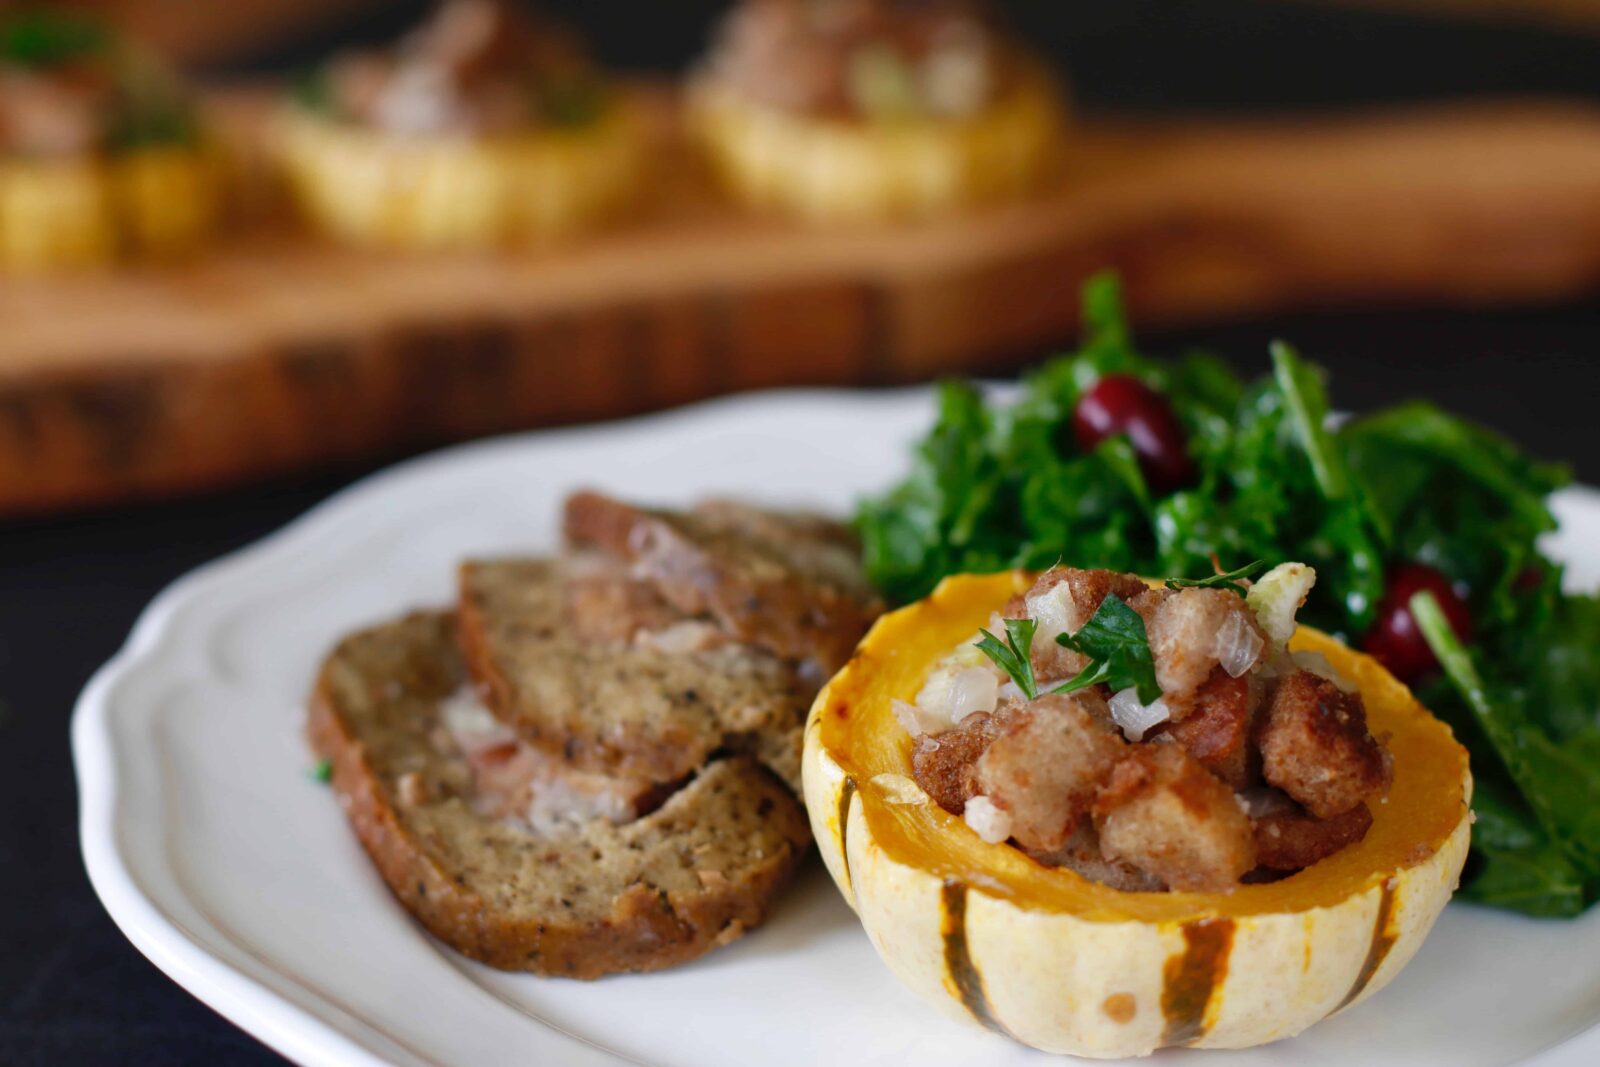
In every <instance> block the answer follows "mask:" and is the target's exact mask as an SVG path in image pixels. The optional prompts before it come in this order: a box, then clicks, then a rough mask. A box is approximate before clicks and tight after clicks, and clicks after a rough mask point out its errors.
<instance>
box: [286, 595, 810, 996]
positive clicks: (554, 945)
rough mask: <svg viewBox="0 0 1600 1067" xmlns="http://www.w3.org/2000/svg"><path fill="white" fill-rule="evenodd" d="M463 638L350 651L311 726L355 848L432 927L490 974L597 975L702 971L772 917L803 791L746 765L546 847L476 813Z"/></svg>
mask: <svg viewBox="0 0 1600 1067" xmlns="http://www.w3.org/2000/svg"><path fill="white" fill-rule="evenodd" d="M454 630H455V627H454V624H453V621H452V619H451V617H450V616H448V615H444V614H417V615H412V616H409V617H407V618H404V619H401V620H399V621H396V622H393V623H390V624H388V625H384V626H379V627H376V628H373V629H370V630H366V631H364V632H361V633H357V634H355V635H353V636H351V637H348V638H346V639H345V640H344V641H343V642H341V643H340V644H339V646H338V647H337V648H335V649H334V651H333V652H332V653H331V654H330V655H329V657H328V659H327V660H326V661H325V663H324V664H323V666H322V670H321V672H320V674H319V676H318V678H317V682H316V687H315V690H314V692H313V694H312V700H311V716H310V722H309V726H308V731H309V734H310V738H311V743H312V746H313V747H314V748H315V749H316V751H317V752H319V753H320V754H322V755H323V756H325V757H327V758H328V759H329V760H331V761H332V766H333V778H332V781H333V788H334V790H335V791H336V793H337V794H338V797H339V800H340V803H341V804H342V805H343V807H344V808H345V811H346V813H347V814H348V815H349V817H350V820H351V822H352V823H353V825H354V827H355V830H356V833H357V835H358V836H359V838H360V840H361V843H362V845H363V846H364V847H365V848H366V850H367V852H368V853H369V854H370V855H371V856H372V859H373V860H374V862H375V863H376V864H377V866H378V869H379V870H380V871H381V872H382V874H383V877H384V879H385V881H387V882H388V884H389V887H390V889H391V890H393V892H394V894H395V895H396V896H397V897H398V898H399V899H400V901H401V903H402V904H404V905H405V907H406V908H407V909H408V910H409V911H410V912H411V913H412V914H413V915H415V916H416V918H417V919H418V920H419V921H420V922H421V923H422V925H423V926H425V927H426V928H427V929H428V930H429V931H431V932H432V933H433V934H434V935H436V936H437V937H439V938H440V939H442V940H443V941H445V942H447V943H449V944H450V945H452V946H454V947H455V948H456V949H458V950H460V951H461V952H463V953H465V954H466V955H468V956H471V957H473V958H475V959H478V960H481V961H483V962H484V963H487V964H489V965H491V966H494V967H500V968H504V969H507V970H524V971H533V972H536V973H539V974H548V975H566V976H570V977H575V978H595V977H598V976H600V975H604V974H609V973H613V972H619V971H650V970H656V969H659V968H662V967H668V966H671V965H673V964H675V963H680V962H683V961H685V960H688V959H692V958H694V957H696V956H698V955H700V954H702V953H704V952H706V951H707V950H709V949H710V948H712V947H713V946H716V945H720V944H725V943H727V942H728V941H731V940H733V939H734V938H737V937H738V936H739V935H740V934H741V933H742V932H743V931H745V930H746V929H749V928H750V927H752V926H755V925H756V924H758V923H760V922H761V921H762V920H763V919H765V918H766V916H767V914H768V911H769V909H770V907H771V904H772V901H773V899H774V897H775V896H776V895H777V893H778V891H779V890H780V889H781V888H782V886H783V885H784V883H785V882H786V881H787V880H788V878H789V876H790V874H791V873H792V872H793V870H794V868H795V866H796V864H797V863H798V862H799V860H800V857H801V856H802V854H803V852H804V850H805V847H806V845H807V844H808V842H809V839H810V837H809V833H808V830H807V825H806V819H805V815H804V813H803V812H802V811H801V809H800V805H799V802H798V801H797V800H796V799H795V797H794V795H793V794H792V793H790V791H789V790H788V789H787V788H786V787H785V786H784V785H783V784H782V783H781V782H780V781H778V779H777V778H775V777H774V776H773V775H772V774H771V773H769V772H768V771H767V770H766V769H765V768H763V767H761V766H760V765H759V764H757V763H756V762H755V761H754V760H752V759H750V758H748V757H732V758H727V759H718V760H714V761H712V762H710V763H709V764H707V765H706V766H705V767H704V768H703V769H702V770H700V771H699V773H698V774H697V775H696V776H695V777H694V778H693V779H692V780H691V781H689V782H688V784H686V785H684V786H683V787H682V788H681V789H679V790H678V791H676V792H675V793H673V794H672V795H671V796H670V797H669V798H668V799H667V800H666V801H665V803H663V804H662V805H661V806H660V807H659V808H657V809H656V810H655V811H653V812H652V813H650V814H649V815H646V816H644V817H642V818H639V819H636V820H634V821H632V822H627V823H623V824H621V825H612V824H611V823H609V822H606V821H604V820H596V821H593V822H590V823H587V824H585V825H584V826H583V827H582V828H581V829H580V830H574V831H573V832H571V833H568V834H564V835H550V836H536V835H534V834H533V833H531V832H529V831H528V830H526V829H523V828H521V827H519V826H518V825H516V824H514V823H511V822H508V821H505V820H501V819H495V818H492V817H489V816H486V815H484V814H480V813H479V812H478V811H477V810H475V808H474V805H473V802H472V801H473V797H472V791H473V784H472V773H471V770H470V769H469V766H468V764H467V761H466V759H465V758H464V757H463V756H462V754H461V753H460V752H458V751H454V750H452V748H451V746H450V744H449V743H448V741H447V740H446V739H445V737H446V736H447V735H444V732H443V731H442V730H441V728H440V727H441V724H440V705H441V702H442V701H444V700H446V699H447V698H448V697H449V696H450V694H452V693H453V692H455V691H456V689H457V688H458V687H459V686H460V685H461V683H462V682H463V680H464V678H465V665H464V664H463V662H462V658H461V655H460V653H459V652H458V650H457V646H456V635H455V632H454ZM535 643H539V642H535Z"/></svg>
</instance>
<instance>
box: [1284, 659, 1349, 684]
mask: <svg viewBox="0 0 1600 1067" xmlns="http://www.w3.org/2000/svg"><path fill="white" fill-rule="evenodd" d="M1289 658H1290V659H1291V660H1293V661H1294V665H1295V666H1296V667H1299V668H1300V669H1301V670H1303V671H1310V672H1311V673H1312V674H1315V675H1317V676H1318V677H1319V678H1326V679H1327V680H1328V681H1330V682H1332V683H1333V684H1334V685H1336V686H1338V687H1339V688H1340V689H1343V690H1344V691H1345V692H1346V693H1354V692H1355V691H1356V687H1355V683H1354V682H1352V681H1350V679H1348V678H1346V677H1345V676H1344V675H1342V674H1340V673H1339V669H1338V668H1337V667H1335V666H1334V665H1333V664H1332V663H1331V662H1329V660H1328V657H1327V656H1324V655H1323V654H1322V653H1321V652H1291V653H1289Z"/></svg>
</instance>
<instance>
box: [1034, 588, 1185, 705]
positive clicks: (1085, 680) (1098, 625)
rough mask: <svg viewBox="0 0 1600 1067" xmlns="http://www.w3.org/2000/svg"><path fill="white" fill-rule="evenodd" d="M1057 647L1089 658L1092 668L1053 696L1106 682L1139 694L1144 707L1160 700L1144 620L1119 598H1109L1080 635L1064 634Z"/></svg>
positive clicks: (1059, 689)
mask: <svg viewBox="0 0 1600 1067" xmlns="http://www.w3.org/2000/svg"><path fill="white" fill-rule="evenodd" d="M1056 643H1057V644H1058V645H1062V646H1063V647H1065V648H1070V649H1072V651H1074V652H1080V653H1082V654H1083V655H1085V656H1088V657H1089V665H1088V666H1087V667H1085V668H1084V669H1083V670H1082V671H1080V672H1079V673H1078V676H1077V677H1076V678H1074V679H1072V681H1070V682H1068V683H1066V684H1065V685H1061V686H1057V687H1056V688H1055V689H1052V690H1051V692H1052V693H1072V692H1075V691H1077V690H1079V689H1086V688H1088V687H1089V686H1091V685H1099V684H1100V683H1102V682H1104V683H1105V684H1106V685H1109V686H1110V687H1111V688H1112V689H1114V690H1118V691H1120V690H1123V689H1135V690H1137V691H1138V693H1139V702H1140V703H1141V704H1154V703H1155V702H1156V701H1157V700H1160V699H1161V686H1160V685H1158V684H1157V683H1156V664H1155V659H1154V658H1153V657H1152V656H1151V655H1150V638H1149V636H1148V635H1147V634H1146V633H1145V629H1144V619H1142V618H1140V617H1139V613H1138V612H1137V611H1134V610H1133V609H1132V608H1130V607H1128V605H1126V604H1124V603H1123V602H1122V600H1121V599H1120V598H1118V597H1116V596H1107V597H1106V598H1105V599H1104V600H1102V601H1101V602H1100V606H1099V607H1098V608H1096V609H1095V613H1094V615H1092V616H1091V617H1090V618H1089V621H1088V622H1086V623H1084V624H1083V625H1082V626H1081V627H1079V629H1078V632H1077V633H1075V634H1062V635H1060V636H1059V637H1057V638H1056Z"/></svg>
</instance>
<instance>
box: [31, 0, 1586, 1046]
mask: <svg viewBox="0 0 1600 1067" xmlns="http://www.w3.org/2000/svg"><path fill="white" fill-rule="evenodd" d="M545 6H546V7H547V8H548V9H551V10H553V11H555V12H556V13H558V14H561V15H564V16H565V17H567V18H568V19H569V21H571V22H573V23H575V24H576V25H577V26H579V28H581V29H583V30H584V31H586V32H587V33H588V34H589V36H590V38H591V39H592V41H593V43H594V46H595V50H596V52H597V53H598V54H599V56H600V57H601V58H602V59H603V60H606V61H607V62H609V63H611V64H613V65H616V66H620V67H626V68H632V69H655V70H663V71H665V70H671V69H673V68H675V67H677V66H679V65H681V64H682V63H683V62H685V61H686V60H687V59H688V58H689V57H690V56H691V55H693V54H694V52H695V51H696V49H697V48H698V46H699V44H700V42H701V41H702V40H703V39H704V36H705V33H706V25H707V23H708V21H709V19H710V17H711V15H712V14H713V12H715V11H716V10H717V9H718V8H719V7H720V6H721V5H718V4H713V3H707V2H703V0H692V2H691V0H674V2H672V3H670V4H667V3H648V4H646V3H641V2H637V0H635V2H632V3H622V2H617V0H612V2H593V0H587V2H583V3H579V2H578V0H564V2H560V3H549V4H547V5H545ZM421 10H422V5H421V4H418V3H412V2H409V0H407V2H403V3H397V4H395V5H393V7H392V8H391V9H389V10H387V11H385V12H384V13H383V14H381V15H379V16H376V17H371V16H369V17H366V18H363V19H360V20H357V21H354V22H351V23H349V24H347V25H343V26H336V27H332V28H330V29H328V30H327V31H325V32H320V33H318V34H315V35H312V36H311V37H310V38H308V39H307V40H306V41H304V42H302V43H300V44H298V45H296V46H295V47H294V48H293V49H288V50H284V49H275V50H272V51H271V52H268V53H265V54H262V55H260V56H258V57H255V58H254V59H253V60H252V61H250V62H249V63H247V64H243V65H241V66H239V67H236V68H234V69H233V70H232V71H229V72H220V73H234V72H241V73H256V72H262V71H276V70H286V69H292V68H293V67H295V66H298V65H300V64H303V63H305V62H307V61H308V60H309V59H311V58H313V57H315V56H316V55H318V54H320V52H321V51H322V50H323V49H325V48H326V47H330V46H333V45H335V44H338V43H343V42H349V41H355V40H362V39H376V38H381V37H383V36H385V35H386V34H388V33H390V32H393V31H395V30H398V29H401V28H403V27H404V26H406V25H407V24H409V23H410V22H411V21H412V20H413V19H414V18H415V17H416V15H417V14H418V13H419V12H420V11H421ZM1011 10H1012V12H1013V18H1014V21H1015V22H1016V24H1017V25H1018V26H1019V27H1020V28H1022V29H1023V30H1024V31H1026V32H1028V33H1029V34H1030V35H1031V36H1032V37H1033V38H1034V39H1035V40H1036V41H1037V42H1039V43H1040V45H1041V47H1044V48H1046V49H1047V50H1049V51H1050V52H1052V53H1054V54H1055V55H1057V56H1058V57H1060V58H1061V59H1062V60H1063V61H1065V62H1066V63H1068V64H1070V66H1071V71H1072V76H1073V81H1074V83H1075V86H1076V90H1077V95H1078V99H1079V101H1080V104H1081V105H1082V106H1084V107H1086V108H1089V109H1108V108H1116V109H1119V110H1124V109H1133V108H1138V109H1145V110H1162V111H1169V112H1170V111H1188V112H1195V111H1211V112H1218V111H1234V112H1237V111H1241V110H1247V109H1248V110H1261V109H1268V108H1270V109H1277V110H1284V109H1289V108H1326V107H1332V106H1339V105H1350V104H1360V105H1367V104H1373V103H1382V102H1389V101H1398V100H1423V99H1435V98H1440V97H1448V96H1459V95H1468V94H1475V95H1482V94H1505V93H1535V94H1564V95H1584V96H1588V97H1590V98H1596V97H1600V35H1596V36H1593V37H1588V36H1581V35H1574V34H1568V35H1562V34H1558V33H1556V32H1554V31H1550V30H1542V29H1537V28H1531V27H1507V26H1503V25H1501V26H1497V25H1492V24H1484V23H1478V24H1472V23H1463V24H1459V25H1457V24H1446V23H1440V22H1432V21H1427V20H1422V19H1416V18H1410V17H1400V16H1388V15H1383V14H1378V13H1372V12H1354V11H1327V10H1320V9H1317V8H1314V7H1310V6H1302V5H1300V4H1295V3H1287V4H1280V3H1269V2H1264V0H1263V2H1252V0H1208V2H1199V0H1188V2H1184V0H1117V2H1116V3H1100V4H1090V3H1070V4H1058V3H1047V2H1044V0H1039V2H1029V3H1022V2H1018V3H1013V4H1012V5H1011ZM0 328H3V326H0ZM1276 336H1284V337H1288V338H1290V339H1292V340H1294V341H1295V342H1296V343H1297V344H1298V345H1299V346H1300V348H1301V349H1302V350H1303V351H1304V352H1305V353H1306V354H1307V355H1308V356H1310V357H1312V358H1314V359H1316V360H1317V361H1319V362H1321V363H1322V364H1324V365H1325V366H1327V367H1328V368H1329V369H1330V370H1331V371H1332V380H1333V396H1334V401H1335V404H1336V406H1338V407H1341V408H1346V409H1350V410H1355V411H1361V410H1365V409H1368V408H1371V407H1375V406H1378V405H1381V404H1387V403H1390V402H1392V401H1394V400H1397V399H1401V398H1405V397H1411V396H1425V397H1428V398H1430V399H1433V400H1435V401H1437V402H1439V403H1441V404H1443V405H1444V406H1446V407H1448V408H1451V409H1453V410H1456V411H1459V412H1462V413H1464V414H1467V415H1470V416H1472V417H1474V418H1477V419H1479V420H1480V421H1482V422H1485V423H1487V424H1488V425H1490V426H1493V427H1496V428H1498V429H1500V430H1502V431H1504V432H1505V433H1507V434H1509V435H1511V436H1512V437H1513V438H1515V439H1517V440H1519V441H1521V442H1522V443H1523V444H1525V445H1526V446H1527V447H1528V448H1530V449H1531V450H1532V451H1534V452H1535V453H1537V454H1539V455H1541V456H1544V457H1549V458H1564V459H1566V460H1568V461H1570V462H1571V463H1572V465H1573V467H1574V469H1575V471H1576V473H1577V474H1578V476H1579V477H1580V478H1581V479H1583V480H1585V481H1589V482H1600V436H1597V434H1596V432H1595V430H1596V427H1595V423H1596V419H1595V417H1594V415H1593V414H1592V408H1593V406H1594V399H1595V394H1596V386H1597V384H1600V375H1597V373H1596V371H1595V359H1596V350H1597V348H1600V300H1594V301H1589V302H1585V303H1583V304H1579V305H1564V306H1561V307H1546V308H1521V309H1513V310H1498V311H1492V312H1486V311H1474V310H1468V309H1460V308H1423V309H1417V308H1411V309H1394V310H1383V311H1366V312H1362V313H1357V314H1332V313H1327V314H1319V315H1315V316H1301V317H1297V318H1294V319H1290V320H1283V321H1273V322H1241V323H1233V324H1227V325H1223V326H1217V327H1213V328H1209V329H1207V330H1205V331H1203V332H1201V333H1198V334H1189V335H1183V336H1177V335H1165V336H1151V337H1147V338H1146V340H1147V347H1148V348H1150V349H1152V350H1155V351H1173V350H1177V349H1181V348H1185V347H1189V346H1191V345H1204V346H1207V347H1210V348H1213V349H1214V350H1216V351H1218V352H1219V353H1220V354H1222V355H1224V356H1226V357H1227V358H1229V359H1230V360H1232V361H1234V362H1235V363H1236V364H1238V365H1239V366H1240V367H1241V368H1243V369H1246V370H1249V371H1252V372H1258V371H1260V370H1262V369H1264V368H1265V366H1266V362H1267V361H1266V343H1267V341H1268V340H1269V339H1271V338H1273V337H1276ZM1038 354H1039V355H1043V354H1044V353H1043V352H1041V353H1038ZM370 469H372V468H371V467H370V466H369V467H363V468H346V469H339V470H333V471H325V472H321V473H319V474H317V475H315V476H312V477H309V478H301V479H297V480H295V481H293V482H279V483H275V484H272V485H268V486H265V487H256V488H253V489H249V490H244V491H237V492H232V493H228V494H226V495H214V496H210V497H205V498H201V499H193V500H184V501H178V502H172V503H167V504H159V505H149V506H143V507H138V508H127V509H122V510H117V511H103V512H94V513H87V514H80V515H76V516H72V517H69V518H64V519H59V520H54V521H45V522H31V523H26V524H13V525H9V526H7V525H0V871H3V872H5V874H6V875H7V876H8V877H7V878H6V885H7V889H6V890H4V891H0V1064H8V1065H25V1064H80V1063H82V1064H100V1063H107V1064H110V1063H139V1064H190V1063H192V1064H215V1063H281V1062H282V1061H281V1060H279V1059H278V1058H277V1057H276V1056H274V1055H273V1054H271V1053H270V1052H267V1051H266V1050H265V1049H263V1048H262V1047H261V1046H259V1045H257V1044H256V1043H255V1042H254V1041H253V1040H252V1039H250V1038H248V1037H246V1036H245V1035H244V1034H242V1033H241V1032H240V1031H238V1030H235V1029H234V1028H233V1027H232V1026H231V1025H229V1024H228V1023H226V1022H225V1021H223V1020H222V1019H221V1018H219V1017H218V1016H216V1015H214V1014H212V1013H211V1012H210V1011H209V1010H208V1009H207V1008H205V1007H204V1006H202V1005H201V1004H200V1003H199V1002H198V1001H195V1000H193V999H192V998H191V997H190V996H189V995H188V994H187V993H185V992H183V991H182V990H181V989H179V988H178V987H177V986H176V985H174V984H173V983H172V982H170V981H169V980H168V979H167V978H165V977H164V976H163V975H161V974H160V973H159V972H158V971H157V970H156V969H155V968H154V967H152V966H151V965H150V964H149V963H147V962H145V960H144V959H143V958H142V957H141V956H139V954H138V953H137V952H136V951H135V950H134V949H133V948H132V947H131V946H130V945H129V944H128V943H127V942H126V941H125V940H124V939H123V937H122V935H121V934H120V933H118V932H117V930H116V929H115V927H113V926H112V924H111V922H110V920H109V919H108V918H107V917H106V915H105V913H104V911H103V910H102V909H101V908H100V905H99V904H98V902H97V901H96V900H95V898H94V896H93V894H92V893H91V892H90V889H89V886H88V882H87V880H86V878H85V876H84V873H83V867H82V861H81V859H80V857H79V854H78V841H77V830H76V817H77V811H76V801H75V795H74V781H73V775H72V767H71V761H70V755H69V752H68V748H67V722H68V717H69V714H70V712H71V707H72V702H73V700H74V699H75V697H76V696H77V693H78V691H79V689H81V688H82V686H83V684H84V682H85V681H86V680H87V678H88V676H89V674H90V673H91V672H92V671H93V670H94V668H96V667H97V666H98V665H99V664H100V663H101V662H103V661H104V660H105V659H106V658H108V657H109V656H110V655H111V654H112V653H113V652H114V651H115V650H116V648H117V647H118V645H119V644H120V643H121V642H122V640H123V638H124V637H125V636H126V634H127V632H128V629H129V627H130V626H131V625H132V623H133V620H134V618H135V616H136V615H137V614H138V612H139V610H140V609H141V608H142V607H143V606H144V605H145V604H146V603H147V602H148V601H149V600H150V598H151V597H152V596H154V595H155V593H156V592H157V591H159V590H160V589H161V588H162V587H163V586H165V585H166V584H167V583H168V582H170V581H172V580H173V579H174V578H176V577H178V576H179V575H181V574H182V573H184V572H185V571H187V570H189V569H190V568H192V567H194V566H196V565H198V564H200V563H203V562H205V561H207V560H209V559H212V558H214V557H215V556H217V555H219V554H222V553H225V552H228V551H231V550H232V549H234V548H237V547H239V546H242V545H244V544H247V543H249V542H251V541H253V540H255V539H257V538H259V537H261V536H262V535H264V534H266V533H268V532H270V531H272V530H274V529H276V528H277V527H279V526H281V525H283V524H284V523H286V522H288V521H289V520H290V519H292V518H294V517H295V516H297V515H298V514H300V513H301V512H302V511H304V510H305V509H306V508H308V507H310V506H311V505H312V504H315V503H316V502H317V501H319V500H321V499H323V498H324V497H325V496H327V495H328V494H330V493H332V492H334V491H336V490H337V489H339V488H341V487H342V486H344V485H346V484H348V483H349V482H350V481H351V480H352V479H354V478H356V477H358V476H360V475H361V474H363V473H365V472H366V471H367V470H370Z"/></svg>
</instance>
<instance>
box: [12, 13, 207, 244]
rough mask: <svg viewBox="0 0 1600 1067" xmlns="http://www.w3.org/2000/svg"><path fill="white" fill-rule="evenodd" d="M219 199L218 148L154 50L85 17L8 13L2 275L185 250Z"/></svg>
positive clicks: (203, 232)
mask: <svg viewBox="0 0 1600 1067" xmlns="http://www.w3.org/2000/svg"><path fill="white" fill-rule="evenodd" d="M220 200H221V181H220V174H219V168H218V166H217V161H216V158H215V153H214V152H213V151H212V149H211V148H210V147H209V146H208V144H207V142H206V140H205V139H204V137H203V136H202V133H201V129H200V125H199V123H198V121H197V119H196V116H195V113H194V109H193V107H192V106H191V104H190V102H189V100H188V98H187V97H186V95H185V94H184V92H183V91H182V89H181V87H180V86H179V85H178V84H177V82H176V80H175V79H174V77H173V76H172V74H171V73H170V72H169V71H167V70H166V69H165V68H164V67H163V66H162V65H161V64H160V63H159V62H158V61H157V60H156V59H155V58H154V57H152V56H150V55H148V54H147V53H145V52H143V51H141V50H139V49H138V48H136V47H134V46H133V45H131V44H129V43H128V42H126V41H123V40H121V39H120V38H118V37H117V36H116V35H115V34H114V33H113V32H112V31H111V30H110V29H109V28H107V27H105V26H103V25H101V24H99V23H97V22H94V21H92V20H90V19H88V18H86V17H85V16H81V15H74V14H68V13H64V12H50V11H44V10H37V11H29V12H16V13H13V14H10V15H0V270H4V271H8V272H13V273H34V272H39V271H50V270H57V269H63V268H75V267H93V266H103V265H106V264H109V263H112V262H115V261H117V260H119V259H124V258H143V259H161V258H170V257H173V256H178V255H182V254H184V253H188V252H191V251H193V250H194V249H196V248H197V247H199V246H200V245H202V244H204V242H205V240H206V239H207V237H208V236H209V235H210V234H211V232H212V230H213V229H214V226H215V223H216V219H217V215H218V209H219V203H220Z"/></svg>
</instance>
